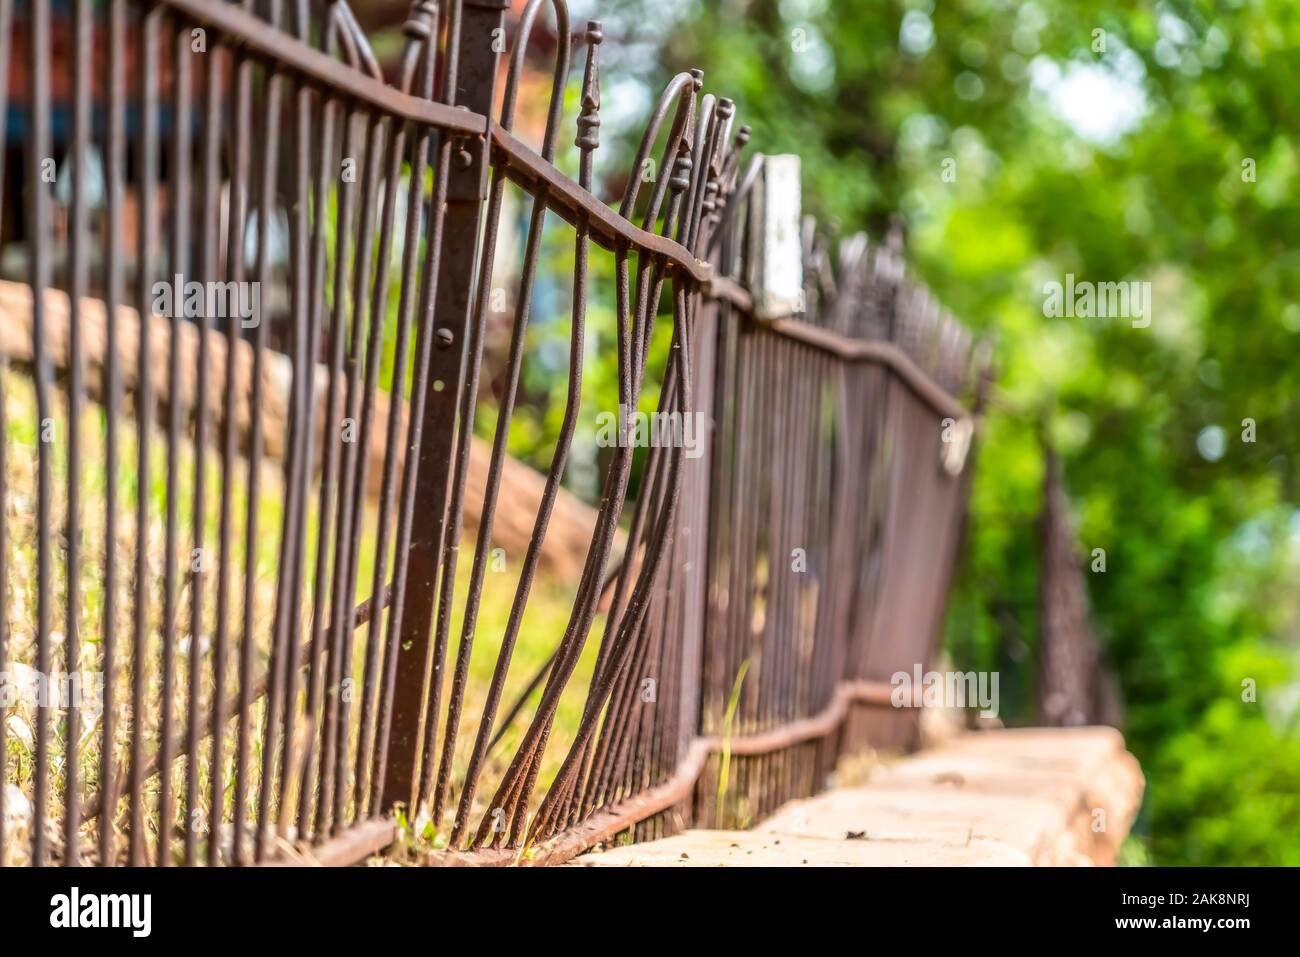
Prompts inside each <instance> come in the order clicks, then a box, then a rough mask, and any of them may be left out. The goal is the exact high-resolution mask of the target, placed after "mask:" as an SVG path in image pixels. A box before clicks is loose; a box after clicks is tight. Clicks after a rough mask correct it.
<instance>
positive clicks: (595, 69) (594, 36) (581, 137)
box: [574, 20, 605, 152]
mask: <svg viewBox="0 0 1300 957" xmlns="http://www.w3.org/2000/svg"><path fill="white" fill-rule="evenodd" d="M604 39H605V34H604V33H603V32H602V30H601V25H600V21H599V20H588V21H587V65H586V67H585V68H584V69H583V71H582V111H581V113H579V114H578V137H577V139H576V140H575V141H574V144H575V145H576V146H577V147H578V149H580V150H582V151H583V152H590V151H591V150H594V149H596V148H597V147H598V146H600V64H599V62H598V58H597V56H596V49H597V47H599V46H600V44H601V41H602V40H604Z"/></svg>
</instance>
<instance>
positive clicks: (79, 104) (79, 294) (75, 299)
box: [63, 0, 93, 866]
mask: <svg viewBox="0 0 1300 957" xmlns="http://www.w3.org/2000/svg"><path fill="white" fill-rule="evenodd" d="M90 17H91V10H90V3H89V0H77V2H76V4H75V5H74V8H73V39H72V46H73V64H72V67H73V108H72V109H73V116H72V221H71V223H70V227H69V228H70V233H71V235H70V242H71V246H72V249H71V254H70V256H69V259H68V268H69V272H70V273H71V276H70V279H71V282H70V283H69V295H70V299H69V302H68V366H69V377H68V501H67V518H66V522H67V524H66V530H65V538H66V540H67V543H68V544H67V549H68V552H67V590H66V595H65V598H64V601H65V602H66V603H67V608H66V612H67V618H66V621H67V624H66V625H65V628H64V636H63V640H64V642H65V648H64V651H65V653H66V656H67V657H66V665H65V667H66V668H67V672H68V680H69V682H70V687H71V690H72V691H73V695H72V699H71V700H69V701H67V702H64V703H65V704H66V705H67V709H68V717H67V737H66V738H65V743H64V759H63V797H64V810H63V828H64V830H63V834H64V837H63V841H64V847H63V863H64V864H65V865H67V866H76V865H78V864H80V863H81V846H80V845H81V835H80V831H81V794H80V785H79V783H78V782H79V778H78V770H79V765H80V760H81V755H80V748H79V744H80V742H81V701H80V700H79V698H80V695H79V693H78V691H77V689H79V688H80V685H81V681H80V671H81V620H80V619H81V496H80V486H81V414H82V409H83V408H84V406H85V398H86V396H85V393H86V382H85V371H84V369H83V360H82V341H81V339H82V330H81V300H82V298H83V297H84V296H85V294H86V279H87V261H86V252H87V250H86V239H87V236H86V226H87V223H86V163H87V154H88V153H89V149H88V146H89V139H90V78H91V68H92V66H93V64H92V63H91V40H92V33H91V30H92V25H91V19H90Z"/></svg>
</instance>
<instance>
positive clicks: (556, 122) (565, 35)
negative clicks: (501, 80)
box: [500, 0, 569, 162]
mask: <svg viewBox="0 0 1300 957" xmlns="http://www.w3.org/2000/svg"><path fill="white" fill-rule="evenodd" d="M546 2H547V0H529V3H528V6H527V7H525V8H524V12H523V14H522V15H521V16H520V18H519V30H518V32H517V33H516V34H515V41H514V44H513V46H512V47H511V51H510V70H509V72H508V73H507V74H506V88H505V95H504V97H503V98H502V101H501V120H500V123H501V128H502V129H504V130H507V131H509V130H511V129H512V128H513V126H514V122H515V102H516V100H517V98H518V95H519V75H520V73H521V72H522V71H523V68H524V55H525V54H526V53H527V52H528V39H529V37H530V36H531V35H532V32H533V24H534V22H535V21H536V19H537V11H538V9H539V8H540V7H541V5H542V4H543V3H546ZM550 2H551V6H552V7H553V8H554V9H555V34H556V37H557V39H558V43H557V45H556V51H555V75H554V77H553V79H552V83H551V102H550V106H549V107H548V109H547V113H546V134H545V136H544V137H543V139H542V158H543V159H545V160H546V161H547V162H550V161H551V160H552V159H554V158H555V137H556V135H557V133H558V132H559V128H560V120H561V119H562V118H563V113H564V84H565V81H566V80H567V79H568V75H569V5H568V4H567V3H566V2H565V0H550Z"/></svg>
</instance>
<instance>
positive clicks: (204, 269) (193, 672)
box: [185, 38, 240, 865]
mask: <svg viewBox="0 0 1300 957" xmlns="http://www.w3.org/2000/svg"><path fill="white" fill-rule="evenodd" d="M214 39H215V38H214ZM221 56H222V47H221V46H220V45H218V44H217V43H215V42H214V43H212V45H211V46H210V47H208V48H207V53H206V54H205V56H204V59H203V66H204V70H203V143H202V159H203V197H202V209H201V212H200V215H201V219H200V228H199V241H200V246H199V275H200V276H201V277H202V280H203V281H204V282H206V283H209V284H213V283H216V282H217V280H218V278H219V276H218V268H219V266H218V260H219V256H220V252H219V249H218V246H219V244H220V242H221V236H220V232H219V229H220V220H219V216H220V203H221V152H220V151H221V138H220V133H221V70H220V66H221V59H220V58H221ZM208 288H211V285H209V287H208ZM214 300H215V297H214V296H208V295H205V296H204V302H203V306H202V310H201V312H200V315H199V350H198V375H197V377H196V387H195V395H194V399H195V401H194V513H193V514H194V528H193V535H194V548H193V551H192V552H191V553H190V554H191V556H192V560H191V562H190V655H189V658H190V663H189V667H190V673H189V679H190V684H189V719H188V735H187V740H186V746H185V776H186V792H185V810H186V815H185V863H186V864H187V865H194V864H195V863H197V860H198V841H199V830H200V824H201V823H202V821H203V818H204V815H203V814H202V813H201V808H200V802H199V744H200V741H201V739H202V719H201V715H202V707H201V705H202V700H201V699H202V692H203V682H202V679H203V669H202V668H201V667H200V665H201V663H202V654H203V649H202V647H201V646H200V643H199V636H200V635H201V634H202V633H203V599H204V582H205V580H206V574H207V570H208V556H207V552H206V546H205V537H204V532H205V528H204V525H205V522H206V519H207V472H208V469H207V465H208V392H209V391H210V382H211V379H210V376H209V371H208V370H209V366H210V364H211V362H212V358H211V345H210V343H209V340H210V339H212V338H213V336H214V335H215V333H214V331H213V320H215V319H218V318H220V319H223V320H224V321H225V322H226V323H227V325H237V319H236V316H235V315H234V314H235V313H238V309H234V308H231V306H232V305H233V304H234V303H236V302H238V301H240V295H239V294H238V293H236V295H235V297H233V298H232V297H227V310H226V311H227V312H228V313H232V314H230V315H225V316H216V315H213V314H212V310H211V308H209V307H210V306H211V305H213V304H214ZM233 358H234V352H233V350H227V355H226V368H227V370H229V369H230V363H231V360H232V359H233ZM223 650H224V649H223ZM214 655H215V652H214ZM213 666H214V667H216V659H215V656H214V658H213ZM219 695H220V691H219V690H217V691H215V692H214V695H213V699H212V707H213V708H214V709H215V708H217V707H218V701H219V700H220V699H219ZM224 730H225V729H224V728H221V729H220V730H214V732H213V747H214V750H213V752H212V756H213V758H214V759H215V758H216V757H217V751H216V750H215V748H216V747H217V745H216V740H217V737H218V736H219V735H220V734H221V733H223V732H224ZM218 773H219V772H218V771H217V768H216V763H215V760H214V761H213V763H212V764H211V765H210V766H209V774H211V775H216V774H218ZM206 818H207V827H206V831H207V836H208V840H209V842H210V843H215V842H216V839H217V834H216V824H217V823H219V822H220V820H221V808H220V805H218V804H216V803H213V804H212V805H211V806H210V807H209V809H208V812H207V815H206Z"/></svg>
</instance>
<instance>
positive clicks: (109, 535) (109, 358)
mask: <svg viewBox="0 0 1300 957" xmlns="http://www.w3.org/2000/svg"><path fill="white" fill-rule="evenodd" d="M125 47H126V2H125V0H111V2H110V4H109V9H108V83H107V89H108V150H107V155H106V157H105V160H106V163H105V165H106V174H107V180H108V195H107V196H106V197H105V200H106V206H107V210H106V213H107V230H108V249H107V253H106V257H105V271H106V276H105V280H106V281H105V284H104V287H105V293H104V306H105V319H104V324H105V345H104V367H105V379H106V382H105V388H104V396H103V402H104V409H105V421H106V430H105V436H104V446H105V472H106V473H107V477H106V479H105V481H104V622H103V631H104V638H103V662H104V665H103V667H104V702H103V704H104V710H103V717H102V721H103V734H102V736H101V739H100V740H101V744H100V775H99V777H100V781H101V782H102V783H101V791H102V793H103V797H102V800H101V803H100V810H99V863H100V866H107V865H109V864H113V863H115V853H116V852H115V848H114V840H113V839H114V826H115V819H116V816H117V786H118V781H117V734H116V730H117V729H116V724H117V693H116V686H115V684H114V677H115V674H116V668H117V597H118V596H117V508H118V505H117V482H118V471H119V463H118V416H119V415H120V414H121V405H122V371H121V360H120V358H119V357H118V349H119V343H118V316H117V310H118V307H119V306H120V305H121V303H122V299H123V289H122V245H123V243H124V242H125V237H124V236H123V235H122V198H123V185H122V183H123V179H124V176H125V169H126V157H125V155H124V154H125V149H126V147H125V140H126V134H125V130H124V127H125V123H126V120H125V114H126V73H125V70H124V60H125Z"/></svg>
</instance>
